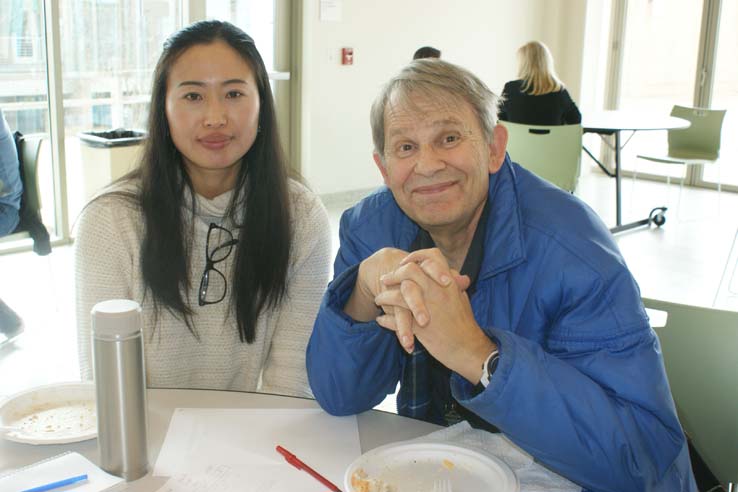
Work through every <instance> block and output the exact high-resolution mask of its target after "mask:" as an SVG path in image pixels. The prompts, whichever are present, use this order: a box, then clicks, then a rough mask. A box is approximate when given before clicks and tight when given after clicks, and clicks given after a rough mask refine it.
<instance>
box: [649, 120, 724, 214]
mask: <svg viewBox="0 0 738 492" xmlns="http://www.w3.org/2000/svg"><path fill="white" fill-rule="evenodd" d="M671 116H676V117H677V118H683V119H685V120H689V122H690V126H689V128H683V129H676V130H669V134H668V135H669V137H668V149H667V151H666V152H665V153H662V154H661V155H659V154H656V155H646V154H642V155H641V154H639V155H638V158H639V159H644V160H648V161H652V162H659V163H662V164H674V165H678V166H685V167H689V166H704V165H707V164H716V165H717V166H718V183H717V185H718V199H719V197H720V190H721V181H720V174H719V172H720V165H719V161H718V157H719V156H720V137H721V133H722V128H723V119H724V118H725V110H716V109H703V108H689V107H685V106H674V107H673V108H672V110H671ZM685 176H686V173H685ZM666 180H667V185H669V184H671V178H670V177H669V176H667V178H666ZM683 187H684V177H682V179H681V181H680V183H679V198H678V203H677V212H678V211H679V204H681V196H682V188H683ZM718 203H719V202H718Z"/></svg>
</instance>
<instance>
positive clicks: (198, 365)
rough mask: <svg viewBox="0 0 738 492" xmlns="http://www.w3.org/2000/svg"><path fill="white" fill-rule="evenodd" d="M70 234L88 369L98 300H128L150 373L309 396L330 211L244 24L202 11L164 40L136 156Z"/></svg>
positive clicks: (161, 379) (161, 381) (175, 382)
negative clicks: (304, 167)
mask: <svg viewBox="0 0 738 492" xmlns="http://www.w3.org/2000/svg"><path fill="white" fill-rule="evenodd" d="M76 242H77V244H76V251H75V259H76V279H77V316H78V321H77V322H78V334H79V355H80V367H81V371H82V376H83V378H85V379H89V378H90V377H91V355H90V310H91V308H92V307H93V306H94V305H95V304H96V303H97V302H99V301H102V300H106V299H113V298H128V299H133V300H136V301H138V302H139V303H141V305H142V307H143V313H144V325H145V326H144V334H145V354H146V373H147V383H148V385H149V386H153V387H178V388H210V389H231V390H241V391H254V390H260V391H267V392H274V393H283V394H292V395H306V396H309V395H310V390H309V386H308V383H307V378H306V375H305V346H306V344H307V341H308V338H309V336H310V332H311V330H312V324H313V321H314V319H315V315H316V312H317V309H318V306H319V304H320V299H321V296H322V294H323V291H324V290H325V285H326V283H327V280H328V271H329V264H330V232H329V224H328V217H327V214H326V212H325V208H324V207H323V205H322V204H321V202H320V200H319V199H318V198H317V197H316V196H315V195H314V194H312V193H311V192H310V191H308V190H307V188H305V187H304V186H302V185H301V184H299V183H298V182H297V181H296V180H293V179H290V178H289V177H288V171H287V166H286V164H285V159H284V157H283V153H282V150H281V146H280V141H279V135H278V131H277V123H276V116H275V111H274V103H273V99H272V94H271V90H270V86H269V80H268V75H267V71H266V68H265V66H264V63H263V61H262V59H261V56H260V55H259V53H258V51H257V50H256V47H255V45H254V42H253V40H252V39H251V38H250V37H249V36H248V35H247V34H246V33H244V32H243V31H241V30H240V29H239V28H237V27H235V26H233V25H231V24H229V23H227V22H220V21H202V22H198V23H195V24H193V25H191V26H188V27H186V28H184V29H182V30H180V31H178V32H177V33H175V34H174V35H172V36H171V37H170V38H169V39H168V40H167V41H166V43H165V44H164V50H163V53H162V55H161V57H160V59H159V61H158V64H157V66H156V70H155V73H154V81H153V88H152V94H151V106H150V114H149V121H148V138H147V139H146V143H145V146H144V149H143V153H142V158H141V162H140V165H139V167H138V168H137V169H136V170H135V171H133V172H132V173H131V174H129V175H127V176H125V177H124V178H122V179H121V180H119V181H118V182H116V183H114V184H113V185H111V186H110V187H108V188H107V189H106V190H104V191H103V192H102V193H101V194H100V195H99V196H97V197H96V198H95V199H93V201H92V202H91V203H90V204H88V205H87V207H86V208H85V210H84V211H83V213H82V216H81V218H80V221H79V226H78V233H77V241H76Z"/></svg>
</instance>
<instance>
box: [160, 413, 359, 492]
mask: <svg viewBox="0 0 738 492" xmlns="http://www.w3.org/2000/svg"><path fill="white" fill-rule="evenodd" d="M277 445H280V446H282V447H284V448H285V449H287V450H289V451H290V452H292V453H293V454H294V455H296V456H297V457H298V458H299V459H301V460H302V461H303V462H305V463H306V464H307V465H308V466H310V467H311V468H313V469H315V470H316V471H317V472H318V473H320V474H321V475H323V476H324V477H326V478H327V479H328V480H330V481H331V482H333V483H334V484H336V485H337V486H339V487H341V485H342V483H343V474H344V471H345V470H346V468H348V465H349V464H351V462H352V461H353V460H354V459H356V458H357V457H358V456H359V455H360V454H361V448H360V444H359V430H358V425H357V422H356V417H355V416H351V417H332V416H330V415H328V414H326V413H325V412H323V411H322V410H318V409H204V408H177V409H176V410H175V411H174V414H173V416H172V420H171V422H170V423H169V430H168V431H167V436H166V438H165V439H164V444H163V446H162V448H161V452H160V453H159V458H158V459H157V461H156V466H155V467H154V475H157V476H167V477H172V478H171V479H170V480H169V481H168V482H167V483H166V484H165V485H164V487H162V488H161V489H160V491H161V492H190V491H195V490H198V491H209V490H213V491H215V490H219V491H223V492H225V491H229V490H234V491H235V490H239V491H242V492H246V491H254V492H256V491H259V492H266V491H275V492H276V491H294V490H300V491H305V492H310V491H315V492H325V487H324V486H322V485H321V484H320V482H318V481H317V480H316V479H314V478H313V477H311V476H310V475H308V474H307V473H306V472H304V471H301V470H298V469H296V468H294V467H293V466H292V465H290V464H288V463H287V462H286V461H285V459H284V458H283V457H282V455H281V454H279V453H277V451H276V449H275V448H276V446H277ZM167 487H169V488H167Z"/></svg>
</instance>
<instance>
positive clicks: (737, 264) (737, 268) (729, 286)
mask: <svg viewBox="0 0 738 492" xmlns="http://www.w3.org/2000/svg"><path fill="white" fill-rule="evenodd" d="M737 242H738V230H736V231H735V236H734V237H733V244H731V245H730V251H728V257H727V258H726V259H725V266H724V267H723V273H722V274H721V275H720V282H719V283H718V288H717V291H716V292H715V298H714V299H713V300H712V307H716V304H717V301H718V297H719V296H720V292H721V291H722V290H723V282H724V281H725V274H726V273H728V268H730V260H731V259H732V258H733V251H734V250H735V245H736V243H737ZM736 271H738V258H736V262H735V265H733V272H732V273H731V275H730V279H729V280H728V282H727V284H726V285H727V288H726V290H727V291H728V292H730V293H731V294H738V291H734V290H733V288H732V284H733V280H734V279H735V274H736ZM736 492H738V491H736Z"/></svg>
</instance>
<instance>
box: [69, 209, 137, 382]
mask: <svg viewBox="0 0 738 492" xmlns="http://www.w3.org/2000/svg"><path fill="white" fill-rule="evenodd" d="M123 200H124V199H122V198H113V197H110V196H102V197H100V198H97V199H95V200H94V201H92V202H91V203H90V204H88V205H87V207H86V208H85V209H84V211H83V212H82V215H81V217H80V220H79V225H78V229H77V237H76V240H75V249H74V260H75V289H76V305H77V306H76V313H77V348H78V351H79V365H80V375H81V377H82V380H89V379H92V347H91V318H90V312H91V310H92V308H93V306H95V304H97V303H98V302H101V301H105V300H108V299H131V298H132V295H133V287H132V284H131V282H132V278H133V272H134V264H133V263H134V254H133V251H132V250H131V247H132V246H134V247H135V245H136V244H137V240H136V238H135V234H133V231H132V230H130V225H131V223H130V221H129V220H126V219H125V218H124V214H123V212H124V210H126V207H129V206H133V205H127V204H126V203H124V202H123ZM134 300H135V299H134ZM139 302H140V300H139Z"/></svg>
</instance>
